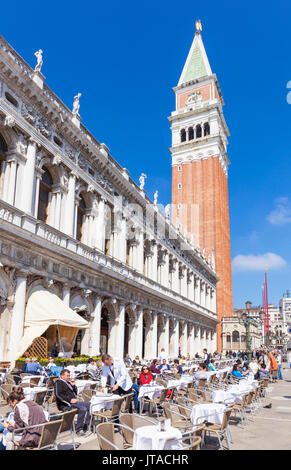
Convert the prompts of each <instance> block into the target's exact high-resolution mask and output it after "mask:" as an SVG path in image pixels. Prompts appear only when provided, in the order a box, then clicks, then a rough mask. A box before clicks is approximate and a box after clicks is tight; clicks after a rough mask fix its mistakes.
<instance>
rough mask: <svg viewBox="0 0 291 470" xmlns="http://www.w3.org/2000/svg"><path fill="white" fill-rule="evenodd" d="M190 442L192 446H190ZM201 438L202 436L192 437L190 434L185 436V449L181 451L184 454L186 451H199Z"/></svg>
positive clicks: (183, 442)
mask: <svg viewBox="0 0 291 470" xmlns="http://www.w3.org/2000/svg"><path fill="white" fill-rule="evenodd" d="M189 440H190V444H189ZM201 441H202V439H201V437H200V436H192V433H190V435H189V436H188V433H186V435H183V437H182V446H183V448H182V449H181V450H182V451H183V452H184V450H198V449H200V444H201Z"/></svg>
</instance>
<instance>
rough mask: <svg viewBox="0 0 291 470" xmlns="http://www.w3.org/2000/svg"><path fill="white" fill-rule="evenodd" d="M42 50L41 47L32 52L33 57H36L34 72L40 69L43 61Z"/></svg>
mask: <svg viewBox="0 0 291 470" xmlns="http://www.w3.org/2000/svg"><path fill="white" fill-rule="evenodd" d="M42 52H43V51H42V50H41V49H39V51H36V52H35V53H34V55H35V57H36V58H37V63H36V66H35V69H34V71H35V72H40V71H41V68H42V63H43V60H42Z"/></svg>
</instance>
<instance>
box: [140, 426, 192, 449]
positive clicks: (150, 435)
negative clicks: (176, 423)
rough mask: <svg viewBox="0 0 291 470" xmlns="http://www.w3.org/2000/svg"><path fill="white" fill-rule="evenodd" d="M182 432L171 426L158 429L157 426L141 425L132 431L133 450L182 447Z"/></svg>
mask: <svg viewBox="0 0 291 470" xmlns="http://www.w3.org/2000/svg"><path fill="white" fill-rule="evenodd" d="M182 448H183V446H182V434H181V431H179V429H177V428H174V427H172V426H170V427H168V428H167V429H166V430H165V431H160V430H159V427H158V426H142V427H140V428H137V429H136V430H135V431H134V435H133V449H134V450H175V449H182Z"/></svg>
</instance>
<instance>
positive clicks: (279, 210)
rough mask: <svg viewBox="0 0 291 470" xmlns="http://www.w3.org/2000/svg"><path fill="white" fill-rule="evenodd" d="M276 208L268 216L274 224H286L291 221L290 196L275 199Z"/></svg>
mask: <svg viewBox="0 0 291 470" xmlns="http://www.w3.org/2000/svg"><path fill="white" fill-rule="evenodd" d="M274 202H275V204H276V208H275V209H274V210H272V211H271V212H270V214H269V215H268V216H267V220H268V221H269V222H270V224H272V225H285V224H289V223H290V222H291V203H290V201H289V199H288V197H280V198H278V199H275V201H274Z"/></svg>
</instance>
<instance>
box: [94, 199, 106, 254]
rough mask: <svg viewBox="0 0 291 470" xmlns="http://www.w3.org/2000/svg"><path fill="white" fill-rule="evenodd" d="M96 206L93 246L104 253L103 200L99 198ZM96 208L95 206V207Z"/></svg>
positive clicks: (104, 225)
mask: <svg viewBox="0 0 291 470" xmlns="http://www.w3.org/2000/svg"><path fill="white" fill-rule="evenodd" d="M96 204H97V215H96V217H95V221H94V229H93V232H94V246H95V248H97V249H98V250H100V251H102V252H103V253H104V251H105V230H106V223H105V199H104V198H103V197H100V199H99V202H98V203H96ZM95 208H96V206H95Z"/></svg>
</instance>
